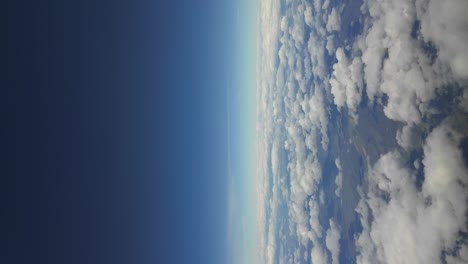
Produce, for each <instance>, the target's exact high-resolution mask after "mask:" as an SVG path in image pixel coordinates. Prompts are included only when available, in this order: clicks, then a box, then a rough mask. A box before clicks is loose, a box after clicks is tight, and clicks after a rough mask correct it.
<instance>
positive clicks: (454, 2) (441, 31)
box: [416, 0, 468, 80]
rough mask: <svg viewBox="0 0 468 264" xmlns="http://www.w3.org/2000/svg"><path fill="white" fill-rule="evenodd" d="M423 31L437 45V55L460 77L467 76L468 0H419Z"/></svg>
mask: <svg viewBox="0 0 468 264" xmlns="http://www.w3.org/2000/svg"><path fill="white" fill-rule="evenodd" d="M416 7H417V9H416V12H417V17H418V19H419V20H420V21H421V34H422V37H423V38H424V39H425V40H426V41H432V42H433V43H434V44H435V45H436V46H437V48H438V56H439V58H440V60H441V61H442V62H443V63H446V64H448V65H449V66H450V68H451V69H452V71H453V73H454V75H455V76H456V77H457V78H462V79H465V80H467V79H468V50H467V49H466V45H465V44H466V43H467V42H468V16H467V15H466V14H467V13H466V12H467V10H468V2H467V1H464V0H447V1H444V2H440V1H437V0H431V1H422V0H420V1H416Z"/></svg>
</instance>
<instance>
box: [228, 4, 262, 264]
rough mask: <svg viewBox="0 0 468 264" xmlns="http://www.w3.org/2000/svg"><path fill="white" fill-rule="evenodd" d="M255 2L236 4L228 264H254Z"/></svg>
mask: <svg viewBox="0 0 468 264" xmlns="http://www.w3.org/2000/svg"><path fill="white" fill-rule="evenodd" d="M257 4H258V3H257V2H256V1H239V2H238V6H237V13H236V19H235V58H234V64H235V67H236V68H235V71H234V81H233V82H232V83H231V85H232V87H231V89H230V93H229V95H228V105H229V114H228V124H229V125H228V126H229V128H228V129H229V145H228V149H229V157H228V162H229V164H228V165H229V166H228V169H229V179H228V181H229V183H228V206H227V209H228V224H227V225H228V237H227V240H228V243H227V245H228V248H230V251H229V252H230V255H229V259H230V262H229V263H255V255H256V243H255V241H256V233H255V228H256V227H255V208H256V202H255V193H254V192H255V122H256V108H255V106H256V104H255V102H256V89H255V87H256V29H257V26H256V25H257V23H256V14H257Z"/></svg>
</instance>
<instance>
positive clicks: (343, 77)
mask: <svg viewBox="0 0 468 264" xmlns="http://www.w3.org/2000/svg"><path fill="white" fill-rule="evenodd" d="M336 59H337V62H336V63H335V64H334V65H333V77H332V78H331V79H330V86H331V93H332V94H333V97H334V102H335V104H336V106H338V108H342V107H344V106H346V107H348V109H349V111H350V114H351V115H352V116H354V117H355V116H356V111H357V107H358V106H359V104H360V103H361V94H362V86H363V82H362V62H361V59H360V58H359V57H356V58H354V59H353V62H352V63H349V62H348V59H347V57H346V54H345V53H344V51H343V49H342V48H339V49H337V50H336Z"/></svg>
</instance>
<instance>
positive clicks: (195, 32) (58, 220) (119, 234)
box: [0, 0, 236, 264]
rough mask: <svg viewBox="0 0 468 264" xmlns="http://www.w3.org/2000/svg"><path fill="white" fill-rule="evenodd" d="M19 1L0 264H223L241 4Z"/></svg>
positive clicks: (10, 58) (10, 36)
mask: <svg viewBox="0 0 468 264" xmlns="http://www.w3.org/2000/svg"><path fill="white" fill-rule="evenodd" d="M14 2H15V3H14V4H12V3H10V4H7V5H6V6H2V25H3V26H4V31H2V32H3V34H2V39H3V40H2V44H1V45H2V53H3V55H2V65H3V67H2V78H1V79H0V87H1V90H2V95H1V96H0V98H1V103H0V109H1V116H2V123H3V124H2V129H1V130H0V131H1V132H0V133H1V143H2V166H1V169H0V170H1V171H0V175H1V176H0V179H1V184H0V186H1V187H0V188H1V190H0V194H1V197H0V204H1V209H2V210H1V212H2V215H1V217H0V224H1V234H2V235H1V239H0V241H2V245H0V248H1V249H0V263H48V264H50V263H80V264H82V263H112V264H118V263H129V264H130V263H131V264H134V263H205V264H206V263H217V264H219V263H224V262H225V259H226V257H227V256H228V254H227V251H228V249H227V248H226V243H225V240H226V223H227V221H226V219H225V218H226V213H225V212H226V208H225V207H226V203H227V201H226V199H227V196H226V189H227V187H226V186H227V177H226V175H227V142H228V140H227V136H228V133H227V121H226V117H227V116H228V115H227V111H228V108H227V107H226V98H227V85H226V84H227V82H226V80H227V79H229V78H232V76H234V73H233V71H234V70H235V69H234V66H233V53H232V50H233V48H234V44H233V42H234V41H233V38H234V36H233V30H232V27H233V26H234V23H233V21H234V18H235V16H236V7H235V3H234V2H235V1H227V0H226V1H223V0H221V1H219V0H201V1H200V0H198V1H149V0H148V1H146V0H136V1H135V0H133V1H120V0H113V1H110V0H109V1H87V0H85V1H14Z"/></svg>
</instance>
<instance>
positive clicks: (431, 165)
mask: <svg viewBox="0 0 468 264" xmlns="http://www.w3.org/2000/svg"><path fill="white" fill-rule="evenodd" d="M459 142H460V135H458V134H457V133H456V132H454V131H453V130H451V129H450V128H449V127H448V126H445V125H442V126H440V127H437V128H436V129H434V130H433V131H432V132H431V134H430V135H429V136H428V138H427V141H426V144H425V145H424V159H423V162H422V163H423V165H424V182H423V183H422V187H421V188H420V189H419V188H418V186H417V185H416V181H415V172H414V171H412V170H411V169H409V168H407V167H405V164H404V163H403V160H402V157H401V155H400V154H399V153H398V152H396V151H393V152H389V153H387V154H385V155H384V156H382V157H381V158H380V159H379V160H378V161H377V162H376V164H375V165H374V166H373V167H372V168H371V171H370V174H369V182H370V186H369V192H368V193H365V194H362V199H361V201H360V203H359V206H358V208H357V212H358V213H359V214H360V218H361V224H362V226H363V231H362V233H361V234H360V236H359V237H358V239H357V241H356V245H357V248H358V251H359V255H358V258H357V260H358V263H439V262H440V258H441V256H443V254H444V252H452V251H453V252H457V239H459V232H466V231H467V226H466V221H467V220H468V219H467V210H466V209H467V208H466V201H467V199H468V190H467V186H468V173H467V170H466V168H465V167H464V163H463V159H462V154H461V151H460V150H459V149H458V144H459ZM369 216H372V218H369ZM369 219H372V220H370V222H369ZM464 248H465V247H464ZM457 254H462V255H463V254H465V253H464V252H461V253H457Z"/></svg>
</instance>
